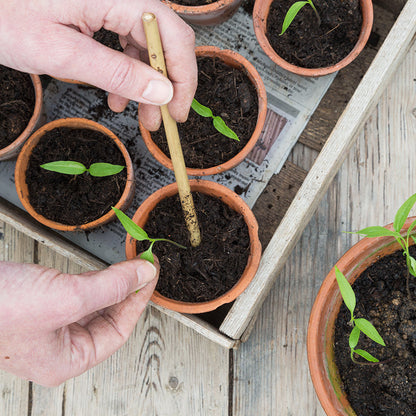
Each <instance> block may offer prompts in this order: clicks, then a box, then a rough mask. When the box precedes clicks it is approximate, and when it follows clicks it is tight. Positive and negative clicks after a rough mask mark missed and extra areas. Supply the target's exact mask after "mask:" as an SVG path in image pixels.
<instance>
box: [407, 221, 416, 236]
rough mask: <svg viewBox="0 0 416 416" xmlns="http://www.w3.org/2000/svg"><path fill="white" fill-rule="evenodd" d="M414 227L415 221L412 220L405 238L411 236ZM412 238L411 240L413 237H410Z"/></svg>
mask: <svg viewBox="0 0 416 416" xmlns="http://www.w3.org/2000/svg"><path fill="white" fill-rule="evenodd" d="M415 226H416V220H414V221H413V222H412V223H411V224H410V227H409V228H408V229H407V238H409V237H410V236H411V234H412V232H413V229H414V228H415ZM412 238H413V236H412ZM413 241H415V239H414V238H413Z"/></svg>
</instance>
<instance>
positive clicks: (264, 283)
mask: <svg viewBox="0 0 416 416" xmlns="http://www.w3.org/2000/svg"><path fill="white" fill-rule="evenodd" d="M402 6H403V0H389V1H386V0H379V2H378V3H376V4H374V14H375V16H374V28H373V35H372V36H371V37H370V41H369V44H368V45H367V47H366V48H365V50H364V51H363V52H362V54H361V55H360V56H359V58H358V59H357V60H356V61H354V62H353V63H352V64H351V65H350V66H348V67H347V68H345V69H343V70H342V71H341V72H340V73H339V74H338V75H337V77H336V78H335V80H334V82H333V84H332V86H331V87H330V89H329V90H328V92H327V94H326V95H325V97H324V98H323V100H322V102H321V103H320V105H319V107H318V108H317V110H316V111H315V113H314V115H313V116H312V118H311V120H310V122H309V123H308V125H307V127H306V129H305V131H304V132H303V134H302V135H301V137H300V139H299V142H298V143H297V145H296V146H297V149H295V151H297V154H299V153H302V152H301V151H300V152H299V147H306V148H308V149H309V150H310V149H313V152H315V154H316V158H315V160H314V161H313V163H309V162H308V161H302V160H293V159H294V158H293V152H292V155H291V156H290V157H289V159H288V161H287V162H286V164H285V166H284V167H283V169H282V170H281V172H280V173H279V174H278V175H275V176H273V177H272V179H271V180H270V181H269V183H268V185H267V187H266V189H265V190H264V192H263V193H262V195H261V196H260V198H259V199H258V201H257V202H256V205H255V207H254V212H255V215H256V217H257V219H258V221H259V224H260V238H261V240H262V244H263V247H264V248H265V250H264V253H263V256H262V260H261V264H260V268H259V270H258V273H257V275H256V277H255V279H254V280H253V282H252V283H251V285H250V286H249V287H248V289H247V290H246V291H245V292H244V293H243V294H242V295H241V296H240V297H239V298H238V299H237V300H236V301H235V302H234V303H233V304H230V305H226V306H223V307H221V308H219V309H218V310H216V311H214V312H211V313H207V314H202V315H198V316H193V315H184V314H179V313H176V312H172V311H169V310H165V309H163V308H160V307H159V306H157V305H153V304H152V307H155V308H157V309H159V310H161V311H162V312H164V313H165V314H167V315H169V316H171V317H173V318H175V319H176V320H178V321H179V322H181V323H182V324H184V325H186V326H188V327H191V328H193V329H195V330H196V331H197V332H199V333H200V334H202V335H204V336H205V337H207V338H208V339H210V340H212V341H214V342H216V343H217V344H219V345H222V346H223V347H225V348H235V347H237V346H238V344H239V343H240V342H241V341H244V340H245V339H247V337H248V336H249V333H250V330H251V328H252V323H253V322H254V320H255V317H256V314H257V312H258V310H259V308H260V306H261V305H262V303H263V301H264V299H265V297H266V296H267V294H268V292H269V290H270V289H271V287H272V285H273V283H274V281H275V279H276V278H277V277H278V274H279V272H280V271H281V270H282V268H283V266H284V264H285V262H286V260H287V258H288V256H289V254H290V253H291V251H292V249H293V248H294V246H295V244H296V242H297V241H298V239H299V237H300V235H301V233H302V232H303V230H304V228H305V227H306V225H307V223H308V222H309V220H310V219H311V217H312V215H313V213H314V211H315V209H316V208H317V206H318V203H319V202H320V200H321V198H322V197H323V196H324V194H325V191H326V190H327V188H328V186H329V184H330V182H331V181H332V179H333V177H334V176H335V174H336V173H337V171H338V169H339V167H340V166H341V164H342V162H343V160H344V157H345V156H346V155H347V153H348V150H349V148H350V147H351V146H352V144H353V143H354V141H355V139H356V136H357V132H358V131H359V129H360V127H361V126H362V125H363V123H364V122H365V121H366V119H367V116H368V114H369V112H370V111H371V110H372V109H373V107H374V106H375V104H376V102H377V100H378V98H379V96H380V95H381V93H382V92H383V90H384V88H385V86H386V85H387V83H388V81H389V79H390V77H391V75H392V74H393V73H394V71H395V70H396V68H397V67H398V65H399V64H400V62H401V60H402V58H403V57H404V55H405V53H406V51H407V49H408V47H409V46H410V45H411V43H412V40H413V39H414V38H415V33H416V24H415V22H416V0H408V1H407V3H406V4H405V5H404V6H403V10H402V11H401V13H400V14H398V13H399V11H400V10H401V8H402ZM390 29H391V30H390ZM387 33H388V35H387ZM373 58H374V59H373ZM0 220H2V221H5V222H7V223H9V224H11V225H12V226H14V227H15V228H16V229H18V230H19V231H22V232H24V233H26V234H27V235H28V236H30V237H32V238H33V239H35V240H37V241H39V242H41V243H42V244H45V245H47V246H49V247H51V248H53V249H54V250H56V251H57V252H58V253H60V254H62V255H64V256H66V257H67V258H69V259H70V260H72V261H75V262H76V263H78V264H80V265H81V266H83V267H85V268H87V269H90V270H96V269H101V268H104V267H106V266H107V264H106V263H104V262H103V261H101V260H99V259H97V258H96V257H94V256H92V255H91V254H89V253H87V252H86V251H84V250H83V249H80V248H79V247H77V246H76V245H74V244H73V243H71V242H69V241H67V240H66V239H65V238H63V237H62V236H60V235H58V234H57V233H55V232H54V231H52V230H50V229H47V228H46V227H43V226H42V225H40V224H38V223H36V222H35V221H34V220H33V219H32V218H31V217H30V216H29V215H28V214H27V213H25V212H24V211H22V210H20V209H19V208H16V207H15V206H14V205H11V204H10V203H8V202H7V201H5V200H4V199H1V198H0Z"/></svg>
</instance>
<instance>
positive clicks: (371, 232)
mask: <svg viewBox="0 0 416 416" xmlns="http://www.w3.org/2000/svg"><path fill="white" fill-rule="evenodd" d="M353 234H363V235H365V236H366V237H370V238H372V237H395V238H400V234H399V233H398V232H396V231H391V230H388V229H387V228H384V227H381V226H379V225H375V226H374V227H367V228H363V229H362V230H359V231H356V232H354V233H353Z"/></svg>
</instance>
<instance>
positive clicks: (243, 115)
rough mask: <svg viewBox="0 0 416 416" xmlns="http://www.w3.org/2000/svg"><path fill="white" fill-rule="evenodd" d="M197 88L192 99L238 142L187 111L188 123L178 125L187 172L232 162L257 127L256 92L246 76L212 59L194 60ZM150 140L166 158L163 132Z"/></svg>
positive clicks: (166, 152) (160, 130) (166, 147)
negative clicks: (221, 123)
mask: <svg viewBox="0 0 416 416" xmlns="http://www.w3.org/2000/svg"><path fill="white" fill-rule="evenodd" d="M197 61H198V87H197V91H196V94H195V99H196V100H197V101H198V102H199V103H201V104H203V105H205V106H206V107H209V108H210V109H211V111H212V113H213V114H214V116H221V117H222V118H223V120H224V121H225V123H226V124H227V126H228V127H230V128H231V129H232V130H234V132H235V133H236V134H237V136H238V137H239V139H240V141H237V140H233V139H230V138H229V137H226V136H224V135H222V134H221V133H219V132H218V131H217V130H216V129H215V128H214V127H213V125H212V118H205V117H201V116H200V115H198V114H197V113H196V112H195V111H194V110H192V109H191V110H190V113H189V117H188V120H187V121H186V122H185V123H180V124H178V130H179V136H180V138H181V143H182V150H183V154H184V158H185V164H186V166H187V167H189V168H198V169H201V168H209V167H212V166H217V165H220V164H221V163H224V162H226V161H227V160H230V159H231V158H233V157H234V156H235V155H236V154H237V153H238V152H240V151H241V150H242V149H243V147H244V146H245V145H246V144H247V142H248V141H249V140H250V138H251V136H252V134H253V131H254V129H255V127H256V124H257V115H258V100H257V93H256V90H255V88H254V86H253V84H252V83H251V81H250V80H249V78H248V77H247V75H246V74H245V73H244V72H243V71H241V70H239V69H236V68H232V67H229V66H227V65H225V64H224V63H223V62H222V61H220V60H219V59H215V58H198V60H197ZM151 135H152V139H153V140H154V142H155V143H156V144H157V146H158V147H159V148H160V149H161V150H162V151H163V152H164V153H165V154H166V155H167V156H168V157H169V149H168V145H167V142H166V136H165V133H164V130H163V128H161V129H159V130H158V131H157V132H152V133H151Z"/></svg>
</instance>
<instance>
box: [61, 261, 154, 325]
mask: <svg viewBox="0 0 416 416" xmlns="http://www.w3.org/2000/svg"><path fill="white" fill-rule="evenodd" d="M158 275H159V263H158V261H157V259H155V264H154V265H153V264H152V263H150V262H148V261H146V260H142V259H138V258H136V259H134V260H128V261H123V262H121V263H117V264H114V265H112V266H110V267H108V268H107V269H104V270H101V271H97V272H88V273H83V274H80V275H66V276H67V278H66V279H65V280H66V281H65V284H62V285H59V284H58V286H60V287H61V288H62V289H64V290H65V295H63V296H62V297H61V298H62V299H67V301H65V300H64V301H63V302H62V303H60V304H59V305H56V306H55V308H54V314H55V317H54V318H55V319H53V320H54V321H55V324H57V325H59V326H64V325H68V324H70V323H72V322H77V321H79V320H80V319H81V318H83V317H85V316H87V315H89V314H91V313H93V312H96V311H98V310H102V309H104V308H107V307H109V306H112V305H115V304H118V303H120V302H122V301H124V300H125V299H126V298H127V297H128V296H129V295H130V294H132V293H135V292H137V291H138V290H141V289H143V288H144V287H146V286H147V285H148V284H149V283H151V282H154V281H155V280H156V279H157V277H158ZM62 276H65V275H62ZM58 278H59V277H58ZM151 286H152V287H154V286H155V284H154V285H153V284H152V285H151ZM150 295H151V292H150V293H149V297H150ZM147 300H148V299H147Z"/></svg>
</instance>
